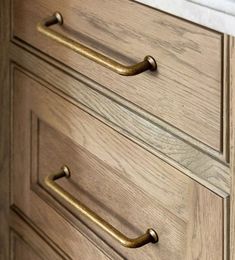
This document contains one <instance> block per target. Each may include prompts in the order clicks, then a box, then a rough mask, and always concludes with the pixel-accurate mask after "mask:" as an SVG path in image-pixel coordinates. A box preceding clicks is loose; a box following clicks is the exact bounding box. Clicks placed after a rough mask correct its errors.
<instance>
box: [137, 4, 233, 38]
mask: <svg viewBox="0 0 235 260" xmlns="http://www.w3.org/2000/svg"><path fill="white" fill-rule="evenodd" d="M135 1H136V2H140V3H143V4H145V5H148V6H151V7H154V8H157V9H159V10H162V11H164V12H167V13H170V14H173V15H176V16H178V17H181V18H184V19H186V20H189V21H192V22H195V23H197V24H200V25H203V26H206V27H209V28H211V29H213V30H216V31H219V32H222V33H226V34H230V35H233V36H235V16H233V15H230V14H227V13H224V12H222V11H218V10H215V9H210V8H208V7H205V6H202V5H199V4H195V3H192V2H189V1H186V0H174V1H172V0H135ZM223 3H224V2H223Z"/></svg>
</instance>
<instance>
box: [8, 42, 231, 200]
mask: <svg viewBox="0 0 235 260" xmlns="http://www.w3.org/2000/svg"><path fill="white" fill-rule="evenodd" d="M14 49H15V48H14ZM16 51H17V52H18V53H20V50H18V47H17V48H16ZM25 55H26V56H25ZM24 56H25V57H24ZM19 57H21V58H23V57H24V59H23V60H22V59H20V58H19ZM19 57H17V56H16V55H13V57H12V59H14V62H13V67H14V69H18V70H20V71H21V72H23V73H25V74H26V75H27V76H29V77H31V78H33V79H34V80H36V81H37V82H39V83H40V84H42V85H44V86H45V87H47V88H49V89H51V90H52V91H54V92H56V93H57V94H59V95H61V96H63V97H64V98H65V99H67V100H69V101H70V102H71V103H73V104H75V105H76V106H79V107H80V108H82V109H83V110H84V111H86V112H88V113H89V114H91V115H92V116H94V117H96V118H97V119H99V120H100V121H102V122H103V123H105V124H106V125H108V126H109V127H111V128H113V129H115V130H116V131H117V132H119V133H120V134H122V135H124V136H125V137H127V138H129V139H131V140H132V141H134V142H135V143H137V144H138V145H140V146H141V147H143V148H145V149H146V150H148V151H149V152H151V153H153V154H154V155H156V156H158V157H159V158H161V159H162V160H163V161H165V162H167V163H169V164H170V165H172V166H173V167H175V168H176V169H178V170H180V171H181V172H183V173H185V174H186V175H188V176H189V177H190V178H192V179H194V180H196V181H197V182H199V183H200V184H202V185H203V186H206V187H207V188H209V189H210V190H212V191H214V192H215V193H216V194H218V195H220V196H222V197H227V196H228V194H229V192H230V175H229V167H228V165H226V164H224V163H221V162H219V161H218V160H217V159H216V158H214V157H212V156H210V155H208V154H207V153H205V152H203V151H201V150H200V149H198V148H197V147H195V146H192V145H190V144H189V143H187V142H186V141H184V140H182V139H180V138H178V137H177V136H175V135H173V134H171V133H169V132H167V131H166V130H165V129H162V128H161V127H160V126H158V125H157V124H154V123H153V122H151V121H149V120H148V119H146V118H143V117H142V116H141V115H138V114H137V113H136V111H132V110H130V109H129V108H128V107H124V106H123V105H122V104H120V103H118V102H117V101H115V100H111V99H110V97H108V96H105V95H104V94H103V93H100V92H98V91H97V90H96V89H94V88H93V84H95V83H93V82H90V81H89V82H87V81H88V80H85V83H84V79H83V78H81V79H80V80H83V82H80V83H79V82H78V81H77V78H74V77H71V75H69V74H65V73H64V72H62V71H60V70H58V69H57V70H55V71H56V73H59V74H60V75H61V77H60V81H58V82H57V85H56V86H55V82H54V80H53V78H51V77H50V74H46V75H45V74H44V73H43V70H44V69H46V70H48V69H49V67H50V65H48V64H47V63H45V62H44V61H42V60H38V58H36V57H35V56H33V55H31V54H29V53H26V52H24V51H21V53H20V55H19ZM29 59H32V61H33V63H34V62H36V63H37V66H34V67H33V66H31V65H30V64H28V62H27V61H28V60H29ZM17 63H19V64H21V66H20V65H17ZM22 66H23V67H22ZM40 67H42V71H41V70H40V69H39V70H37V69H38V68H40ZM54 76H55V77H57V75H54ZM66 78H67V79H69V80H70V82H71V83H70V85H73V84H75V85H78V84H79V86H80V90H81V93H80V94H79V93H78V94H79V97H78V96H77V99H76V100H75V99H72V98H71V97H69V96H68V95H67V94H66V93H64V91H63V92H62V91H61V86H62V85H64V84H67V83H66V82H67V81H66ZM63 80H64V82H63ZM87 84H88V85H87ZM82 89H83V90H82ZM82 91H83V92H84V93H85V94H86V95H85V96H84V93H82ZM93 96H94V97H95V98H96V103H97V100H98V103H97V104H98V106H99V110H98V111H97V109H96V104H95V102H94V99H93ZM87 97H91V101H92V102H89V99H88V98H87ZM105 103H106V104H105ZM107 105H108V107H109V110H107V109H101V108H102V107H103V106H104V108H105V107H107ZM112 111H115V113H114V112H112ZM114 114H115V115H116V116H115V117H114ZM130 118H131V122H130ZM128 125H130V126H131V127H130V128H129V127H127V126H128ZM166 141H167V142H169V143H170V145H167V144H166V143H165V142H166ZM173 147H175V148H174V151H172V148H173ZM189 156H191V158H189Z"/></svg>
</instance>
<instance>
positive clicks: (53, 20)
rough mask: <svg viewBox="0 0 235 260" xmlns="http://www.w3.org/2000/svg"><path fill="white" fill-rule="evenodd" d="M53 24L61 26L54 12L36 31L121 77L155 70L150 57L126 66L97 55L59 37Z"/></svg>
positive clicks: (59, 15)
mask: <svg viewBox="0 0 235 260" xmlns="http://www.w3.org/2000/svg"><path fill="white" fill-rule="evenodd" d="M54 24H59V25H62V24H63V17H62V15H61V14H60V13H58V12H56V13H55V14H54V15H53V16H50V17H48V18H46V19H44V20H42V21H41V22H39V23H38V25H37V29H38V31H39V32H41V33H43V34H45V35H46V36H48V37H49V38H51V39H54V40H55V41H57V42H59V43H61V44H63V45H64V46H67V47H68V48H70V49H72V50H74V51H75V52H77V53H79V54H81V55H83V56H84V57H86V58H88V59H90V60H93V61H95V62H97V63H98V64H100V65H102V66H104V67H106V68H108V69H110V70H112V71H114V72H116V73H118V74H120V75H123V76H133V75H137V74H139V73H142V72H144V71H146V70H156V69H157V63H156V61H155V60H154V58H153V57H151V56H146V57H145V58H144V60H143V61H141V62H139V63H137V64H134V65H131V66H126V65H123V64H120V63H119V62H117V61H115V60H113V59H111V58H109V57H107V56H105V55H103V54H101V53H99V52H96V51H95V50H92V49H90V48H89V47H87V46H85V45H83V44H81V43H79V42H76V41H74V40H72V39H69V38H68V37H65V36H63V35H61V34H60V33H58V32H56V31H53V30H52V29H51V28H49V27H50V26H51V25H54Z"/></svg>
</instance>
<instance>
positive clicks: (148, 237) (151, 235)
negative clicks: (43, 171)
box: [45, 166, 158, 248]
mask: <svg viewBox="0 0 235 260" xmlns="http://www.w3.org/2000/svg"><path fill="white" fill-rule="evenodd" d="M63 177H66V178H69V177H70V171H69V169H68V167H66V166H63V167H62V169H61V172H59V173H56V174H51V175H49V176H47V177H46V178H45V183H46V185H47V186H48V187H49V188H50V189H51V190H53V191H54V192H55V193H57V194H58V195H59V196H60V197H61V198H63V199H64V200H65V201H66V202H67V203H69V204H70V205H71V206H73V207H74V208H76V209H77V210H78V212H79V213H81V214H83V215H84V216H85V217H87V218H88V219H89V220H90V221H92V222H93V223H95V224H96V225H97V226H99V227H100V228H102V229H103V230H104V231H105V232H107V233H108V234H109V235H110V236H111V237H113V238H114V239H116V240H117V241H118V242H119V243H120V244H121V245H122V246H125V247H129V248H137V247H141V246H144V245H145V244H148V243H150V242H151V243H156V242H158V235H157V233H156V231H155V230H153V229H148V230H147V231H146V232H145V234H143V235H141V236H139V237H137V238H134V239H131V238H128V237H126V236H125V235H124V234H122V233H121V232H120V231H118V230H117V229H116V228H115V227H113V226H112V225H111V224H109V223H107V222H106V221H105V220H104V219H102V218H101V217H100V216H98V215H97V214H96V213H95V212H93V211H92V210H91V209H89V208H88V207H87V206H85V205H83V204H82V203H81V202H79V201H78V200H76V199H75V198H74V197H73V196H72V195H71V194H69V193H68V192H67V191H65V190H64V189H63V188H62V187H60V186H59V185H58V184H57V183H56V182H55V181H56V180H58V179H60V178H63Z"/></svg>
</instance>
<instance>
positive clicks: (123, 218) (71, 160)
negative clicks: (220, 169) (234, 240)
mask: <svg viewBox="0 0 235 260" xmlns="http://www.w3.org/2000/svg"><path fill="white" fill-rule="evenodd" d="M13 75H14V76H13V78H14V84H13V132H14V134H13V147H12V149H13V158H14V160H13V176H12V192H13V193H12V205H14V207H17V208H19V209H20V210H21V211H23V212H24V214H26V215H27V216H28V217H29V218H30V219H31V220H32V221H33V222H34V223H37V226H38V227H39V228H40V229H41V230H43V232H45V233H46V234H47V235H48V236H49V237H50V239H52V240H53V241H55V243H56V244H57V245H58V247H59V248H61V249H62V248H63V250H64V251H65V252H66V253H67V254H68V255H69V256H70V257H71V258H73V259H76V257H78V256H77V254H78V250H77V245H78V244H79V245H80V247H81V248H82V250H83V251H82V253H83V257H84V254H85V253H84V252H87V250H86V249H85V248H86V247H87V246H88V245H87V243H88V242H86V241H84V239H85V237H81V235H80V236H79V234H78V231H77V230H76V229H77V228H79V225H78V223H79V220H78V219H80V220H81V221H82V222H83V223H86V225H87V226H88V227H89V228H90V229H91V230H93V231H94V232H95V233H96V234H97V235H98V236H99V237H100V238H102V240H104V241H106V242H107V243H108V244H109V245H111V248H114V249H115V251H116V252H117V253H116V254H118V255H119V257H120V258H121V256H123V257H124V258H127V259H142V258H144V259H154V258H156V259H180V260H181V259H198V258H199V257H200V259H209V257H212V259H222V258H223V254H224V248H223V246H224V245H223V238H224V237H225V236H226V233H225V228H224V216H225V215H226V210H227V209H226V207H224V205H225V204H226V198H222V197H220V196H218V195H216V194H215V193H213V192H211V191H210V190H208V189H207V188H205V187H203V186H201V185H200V184H198V183H197V182H195V181H193V180H192V179H190V178H188V177H187V176H185V175H184V174H182V173H181V172H179V171H178V170H176V169H174V168H173V167H171V166H170V165H168V164H166V163H164V162H163V161H162V160H160V159H158V158H157V157H156V156H154V155H152V154H151V153H149V152H147V151H146V150H144V149H143V148H140V147H139V146H138V145H136V144H134V143H133V142H131V141H130V140H128V139H127V138H125V137H123V136H121V135H120V134H119V133H117V132H116V131H114V130H112V129H111V128H109V127H108V126H106V125H105V124H103V123H102V122H100V121H99V120H97V119H95V118H94V117H92V116H90V115H89V114H87V113H86V112H84V111H82V110H81V109H79V108H78V107H77V106H75V105H73V104H71V103H70V102H68V101H66V99H65V98H62V97H61V96H59V95H57V94H55V93H53V92H52V91H50V90H48V89H47V88H46V87H47V85H46V84H45V83H44V85H45V86H43V85H42V83H38V82H37V79H36V78H32V77H33V76H31V77H29V76H28V75H25V74H24V72H22V71H19V69H17V68H16V69H14V73H13ZM63 164H67V165H68V166H69V167H70V169H71V172H72V173H74V174H73V175H72V176H73V177H72V178H71V180H69V181H68V180H61V181H59V182H60V185H62V186H63V187H64V188H65V189H66V190H68V191H70V193H72V194H73V195H74V196H75V197H77V198H78V199H79V200H81V201H82V202H83V203H85V204H86V205H88V206H89V207H90V208H92V209H94V210H95V211H96V212H98V213H99V214H100V215H101V216H103V217H104V218H105V219H106V220H107V221H109V222H110V223H112V224H113V225H114V226H116V227H117V228H118V229H120V230H125V231H126V232H128V233H129V234H130V235H133V236H135V235H138V234H139V233H140V232H141V231H142V230H145V228H146V227H152V228H154V229H156V231H157V232H158V234H159V239H160V240H159V243H158V244H155V245H151V246H150V245H148V246H145V247H143V248H140V249H136V250H130V249H126V248H123V247H120V246H119V245H118V244H117V243H115V241H113V240H112V239H110V238H109V237H108V236H106V235H105V234H103V232H102V231H101V230H99V229H98V228H96V227H95V226H93V225H92V223H90V222H89V221H87V220H86V219H85V218H83V217H82V216H80V215H77V214H76V211H74V209H73V208H71V207H69V206H68V205H66V203H64V202H63V200H61V199H60V198H59V197H58V196H56V195H55V194H53V193H52V194H50V195H49V194H48V193H45V189H46V190H47V191H48V192H49V193H50V190H48V189H47V188H46V187H45V185H44V178H45V176H47V175H48V174H50V173H52V172H56V171H58V168H60V166H61V165H63ZM30 165H31V167H30ZM19 184H20V185H19ZM53 198H56V200H55V199H53ZM57 200H58V201H59V205H58V203H57ZM53 208H55V209H56V211H55V210H54V209H53ZM67 210H69V212H71V213H72V214H69V213H68V212H67ZM57 212H60V213H57ZM62 216H63V217H62ZM68 221H69V222H70V223H73V225H72V226H71V225H70V224H69V223H68ZM55 227H56V228H55ZM75 227H77V228H75ZM65 230H66V232H65ZM61 234H63V236H61ZM208 237H210V239H208ZM72 241H76V242H75V243H72ZM98 241H99V240H98V239H96V243H98ZM185 244H186V245H187V246H186V245H185ZM100 247H102V245H100ZM95 249H96V247H91V243H90V242H89V253H90V254H91V256H93V257H94V256H96V258H97V257H98V259H103V258H102V257H104V256H102V255H100V256H98V255H97V254H100V253H99V252H101V251H97V250H95ZM93 250H94V251H93ZM103 250H104V249H103ZM110 250H111V249H110ZM110 250H109V251H110ZM113 254H114V252H113ZM88 257H89V256H88ZM99 257H100V258H99ZM86 259H88V258H87V257H86ZM104 259H105V258H104ZM114 259H115V258H114Z"/></svg>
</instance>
